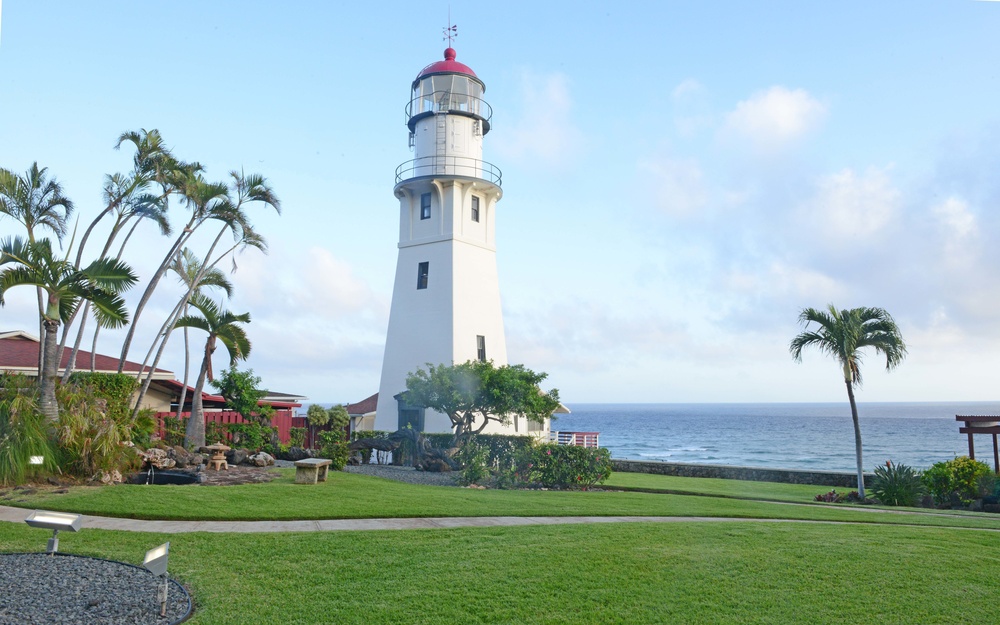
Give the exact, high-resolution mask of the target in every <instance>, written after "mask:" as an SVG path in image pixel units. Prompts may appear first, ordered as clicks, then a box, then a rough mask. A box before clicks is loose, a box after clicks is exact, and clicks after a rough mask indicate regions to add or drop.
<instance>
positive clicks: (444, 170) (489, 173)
mask: <svg viewBox="0 0 1000 625" xmlns="http://www.w3.org/2000/svg"><path fill="white" fill-rule="evenodd" d="M421 176H467V177H469V178H479V179H481V180H486V181H487V182H491V183H493V184H495V185H496V186H498V187H499V186H501V182H502V180H503V173H502V172H501V171H500V168H499V167H497V166H496V165H494V164H493V163H487V162H486V161H481V160H479V159H475V158H469V157H468V156H424V157H421V158H415V159H413V160H412V161H406V162H405V163H403V164H402V165H400V166H399V167H397V168H396V184H399V183H400V182H402V181H404V180H409V179H410V178H419V177H421Z"/></svg>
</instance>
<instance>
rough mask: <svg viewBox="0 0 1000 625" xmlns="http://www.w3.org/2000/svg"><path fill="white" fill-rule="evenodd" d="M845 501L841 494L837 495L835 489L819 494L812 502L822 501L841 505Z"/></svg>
mask: <svg viewBox="0 0 1000 625" xmlns="http://www.w3.org/2000/svg"><path fill="white" fill-rule="evenodd" d="M844 499H846V497H845V496H844V494H843V493H838V492H837V491H836V489H834V490H831V491H830V492H828V493H820V494H818V495H816V496H815V497H813V501H822V502H825V503H841V502H843V501H844Z"/></svg>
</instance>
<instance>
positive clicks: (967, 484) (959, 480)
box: [923, 456, 995, 507]
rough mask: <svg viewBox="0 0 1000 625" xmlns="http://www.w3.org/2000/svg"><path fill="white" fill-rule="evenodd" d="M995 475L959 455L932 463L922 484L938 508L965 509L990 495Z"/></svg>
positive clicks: (978, 463) (981, 465)
mask: <svg viewBox="0 0 1000 625" xmlns="http://www.w3.org/2000/svg"><path fill="white" fill-rule="evenodd" d="M994 480H995V476H994V475H993V469H991V468H990V466H989V465H988V464H986V463H984V462H979V461H978V460H973V459H972V458H969V457H968V456H959V457H957V458H954V459H952V460H948V461H947V462H938V463H935V464H934V465H933V466H931V468H929V469H927V470H926V471H924V473H923V483H924V485H925V486H926V487H927V490H928V491H930V494H931V496H932V497H933V498H934V503H935V504H936V505H938V506H942V507H946V506H955V505H960V506H967V505H969V504H970V503H971V502H972V501H973V500H974V499H979V498H981V497H983V496H985V495H989V494H991V493H992V491H993V488H994Z"/></svg>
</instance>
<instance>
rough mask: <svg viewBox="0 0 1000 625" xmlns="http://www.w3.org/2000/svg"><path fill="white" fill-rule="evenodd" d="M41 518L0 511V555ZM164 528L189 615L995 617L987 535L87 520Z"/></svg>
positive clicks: (109, 551)
mask: <svg viewBox="0 0 1000 625" xmlns="http://www.w3.org/2000/svg"><path fill="white" fill-rule="evenodd" d="M47 538H48V534H47V533H46V532H43V531H40V530H35V529H32V528H29V527H27V526H24V525H21V524H11V523H0V551H38V550H40V549H41V548H42V547H43V546H44V543H45V540H46V539H47ZM166 540H169V541H170V543H171V548H170V572H171V576H172V577H175V578H177V579H179V580H180V581H182V582H183V583H185V584H186V586H187V587H188V588H189V589H190V591H191V592H192V594H193V596H194V598H195V602H196V613H195V618H194V619H193V621H191V622H192V623H196V624H220V625H226V624H234V625H235V624H242V623H247V622H261V623H287V624H315V623H348V624H350V623H358V624H362V623H363V624H368V623H389V624H394V623H401V624H402V623H405V624H423V623H426V624H442V623H462V624H467V623H468V624H475V623H512V624H513V623H517V624H520V623H566V624H570V623H572V624H577V623H584V624H587V623H627V624H629V625H632V624H635V623H643V624H646V623H677V624H684V625H688V624H699V625H700V624H720V625H721V624H750V623H753V624H758V623H759V624H765V623H766V624H785V623H787V624H799V623H825V624H845V625H847V624H868V623H871V624H880V625H892V624H899V625H914V624H920V625H930V624H936V623H956V624H958V623H995V622H997V603H996V597H997V596H1000V576H998V575H995V574H994V573H995V571H997V570H998V567H1000V541H998V535H997V534H996V533H994V532H986V531H976V530H956V529H946V528H915V527H900V526H890V525H826V524H811V523H766V522H753V521H751V522H744V521H729V522H714V523H695V522H678V523H660V524H656V523H640V524H601V525H589V526H579V525H576V526H571V525H566V526H535V527H516V528H469V529H454V530H408V531H384V532H327V533H315V534H205V533H197V534H174V535H169V536H168V535H157V534H145V533H132V532H111V531H100V530H84V531H81V532H80V533H78V534H64V535H62V536H60V549H61V550H63V551H66V552H70V553H76V554H86V555H93V556H97V557H103V558H112V559H118V560H123V561H127V562H132V563H138V562H139V561H140V560H141V558H142V554H143V553H144V552H145V551H146V550H147V549H149V548H150V547H152V546H154V545H157V544H159V543H161V542H164V541H166Z"/></svg>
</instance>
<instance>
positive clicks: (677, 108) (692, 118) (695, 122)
mask: <svg viewBox="0 0 1000 625" xmlns="http://www.w3.org/2000/svg"><path fill="white" fill-rule="evenodd" d="M670 99H671V100H672V103H673V112H674V128H676V129H677V133H678V134H679V135H680V136H682V137H685V138H690V137H693V136H695V135H696V134H697V133H698V132H699V131H701V130H704V129H707V128H710V127H711V126H712V123H713V119H712V115H711V111H710V109H709V106H708V90H707V89H706V88H705V86H704V85H702V84H701V83H700V82H698V81H697V80H695V79H693V78H686V79H684V80H683V81H681V83H680V84H678V85H677V86H676V87H674V90H673V91H672V92H671V93H670Z"/></svg>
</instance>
